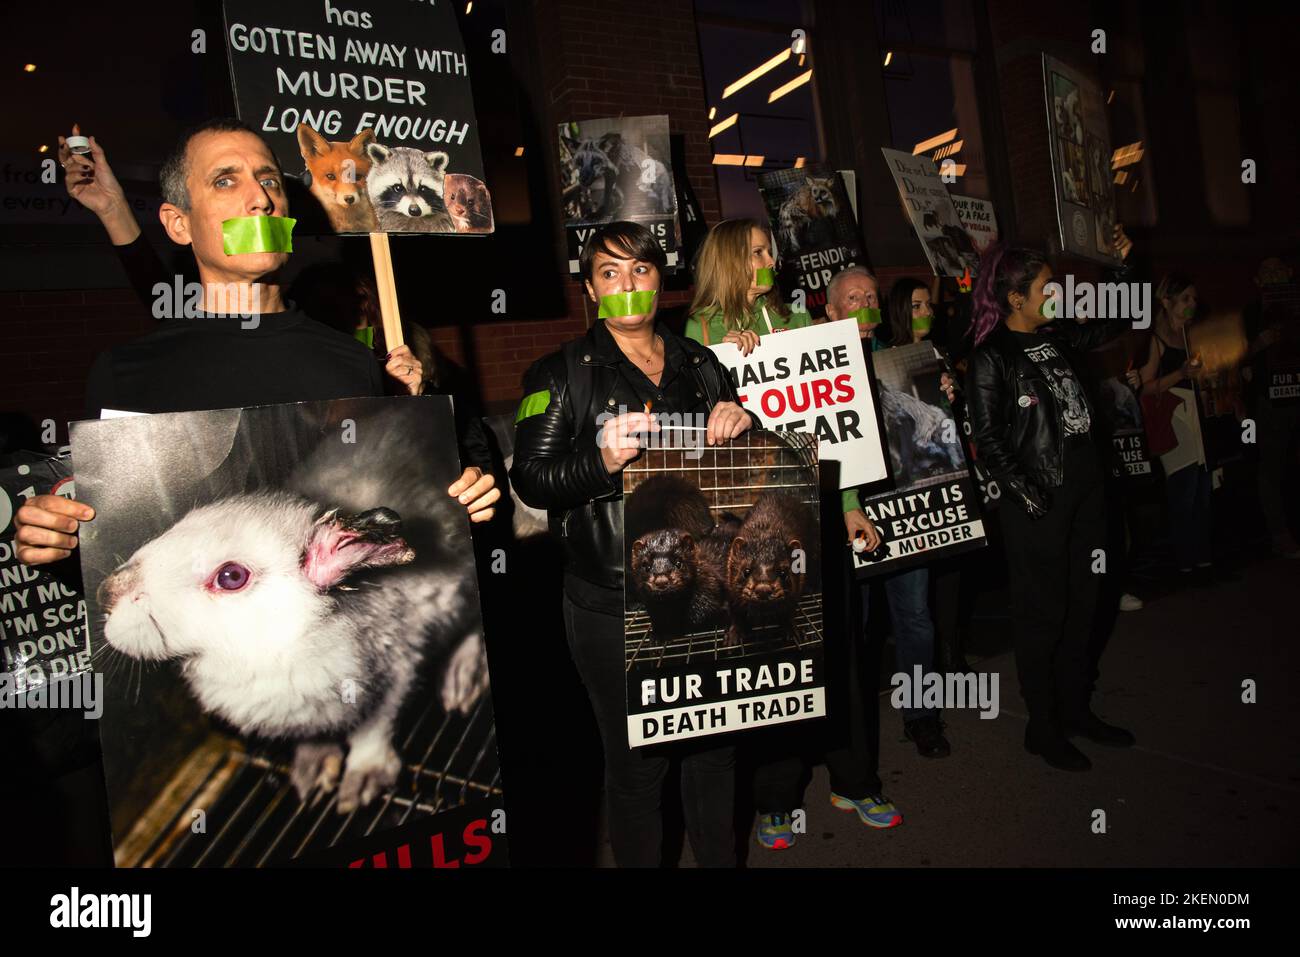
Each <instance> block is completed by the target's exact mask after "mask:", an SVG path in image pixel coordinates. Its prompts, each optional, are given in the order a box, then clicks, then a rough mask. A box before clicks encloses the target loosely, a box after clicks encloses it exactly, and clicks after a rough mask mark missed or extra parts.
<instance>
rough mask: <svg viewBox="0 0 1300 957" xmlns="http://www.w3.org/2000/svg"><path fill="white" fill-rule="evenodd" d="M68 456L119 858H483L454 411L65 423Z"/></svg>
mask: <svg viewBox="0 0 1300 957" xmlns="http://www.w3.org/2000/svg"><path fill="white" fill-rule="evenodd" d="M72 452H73V461H74V462H75V463H76V475H77V485H78V496H77V497H78V500H79V501H84V502H86V503H87V504H89V505H91V506H93V507H94V508H95V510H96V513H97V514H96V517H95V521H94V522H93V523H89V524H87V525H86V526H84V527H83V529H82V534H81V548H80V553H81V565H82V573H83V575H84V578H85V583H86V589H87V594H88V595H89V596H91V597H90V599H89V619H88V620H89V621H90V623H91V631H92V635H91V646H92V648H93V650H94V658H95V666H96V670H99V671H102V672H103V673H104V675H105V688H104V697H105V699H106V700H105V705H104V715H103V718H102V719H101V734H102V739H103V752H104V770H105V775H106V778H107V783H108V794H109V804H110V814H111V818H112V827H113V838H114V853H115V857H116V861H117V863H118V865H119V866H125V867H136V866H144V867H169V866H181V867H184V866H265V865H280V864H289V863H311V864H319V865H323V866H330V865H334V866H339V865H351V864H354V863H355V862H356V861H357V860H364V861H366V862H370V861H373V860H374V859H375V855H378V854H395V855H397V857H398V860H405V861H407V862H408V863H410V864H412V865H413V866H457V865H458V864H459V865H482V864H499V863H504V861H505V857H506V846H505V838H504V835H503V834H501V833H496V832H495V831H494V830H493V828H492V827H491V826H490V825H488V824H481V823H480V822H484V821H491V820H492V818H493V813H494V812H495V811H496V810H499V809H500V807H501V804H502V782H501V773H500V768H499V765H498V761H497V753H496V745H495V738H496V733H495V722H494V719H493V712H492V702H491V695H490V693H489V680H488V671H487V658H486V654H485V650H484V643H483V634H482V620H481V616H480V610H479V600H478V586H477V579H476V575H475V567H474V557H473V551H472V548H471V543H470V537H469V520H468V517H467V515H466V513H465V510H464V508H463V506H461V505H459V504H457V502H456V501H455V500H454V499H452V498H451V497H450V496H448V495H447V494H446V489H447V487H448V486H449V485H450V484H451V483H452V481H454V479H455V478H456V477H457V476H459V474H460V467H459V465H458V463H457V459H458V456H457V453H456V433H455V425H454V422H453V418H452V410H451V400H450V399H448V398H445V397H430V398H391V399H349V400H341V401H335V402H308V403H301V404H296V405H277V406H262V407H257V408H249V409H229V410H221V411H214V412H187V413H175V414H166V415H148V416H130V417H126V418H115V419H106V420H101V421H90V422H77V423H73V425H72ZM461 806H464V807H466V808H471V809H475V810H478V811H480V812H481V813H478V814H476V815H473V820H471V821H467V822H463V823H461V824H458V825H457V826H456V827H454V828H451V827H450V825H449V826H448V827H441V826H440V825H441V823H442V822H441V820H440V818H439V813H440V812H441V811H443V810H444V809H445V808H456V807H461ZM467 813H468V812H467ZM471 826H472V827H471ZM453 853H462V856H461V857H459V858H457V859H456V860H455V861H453V860H451V859H450V858H449V857H448V855H449V854H453Z"/></svg>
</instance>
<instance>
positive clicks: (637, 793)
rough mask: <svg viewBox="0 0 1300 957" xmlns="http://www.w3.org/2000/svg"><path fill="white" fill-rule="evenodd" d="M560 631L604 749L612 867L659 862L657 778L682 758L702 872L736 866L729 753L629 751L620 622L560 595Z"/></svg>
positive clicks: (727, 749) (711, 742) (688, 745)
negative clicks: (708, 868) (677, 757)
mask: <svg viewBox="0 0 1300 957" xmlns="http://www.w3.org/2000/svg"><path fill="white" fill-rule="evenodd" d="M564 630H565V632H566V634H567V636H568V639H569V651H570V653H571V654H572V655H573V663H574V664H575V665H577V668H578V674H579V675H580V676H581V678H582V683H583V684H584V685H585V686H586V688H587V695H588V697H590V698H591V707H592V710H593V711H594V712H595V713H596V725H597V727H599V728H600V738H601V741H602V742H603V743H604V749H605V797H606V801H607V806H608V808H609V838H610V842H611V843H612V844H613V845H614V860H615V861H616V862H617V864H618V866H619V867H659V866H661V865H662V863H663V813H662V808H663V790H664V776H665V775H666V774H667V773H668V764H669V761H670V760H671V758H673V757H676V756H680V757H681V759H682V811H683V817H684V818H685V820H686V834H687V837H688V838H689V839H690V842H691V848H692V849H693V850H694V851H695V859H696V860H697V861H698V862H699V864H700V866H701V867H735V866H736V832H735V816H736V815H735V798H736V749H735V747H733V746H732V745H729V744H728V745H721V746H720V745H719V744H718V739H716V738H704V739H703V740H701V741H696V742H690V741H684V742H682V743H680V744H676V745H671V746H663V745H658V746H651V747H643V748H629V747H628V744H627V672H626V670H625V661H624V657H623V619H622V617H621V616H619V615H608V614H604V613H601V612H598V611H592V610H590V609H587V608H583V607H581V606H580V605H575V604H574V603H573V602H572V601H571V600H570V599H569V596H568V595H567V594H566V595H565V596H564Z"/></svg>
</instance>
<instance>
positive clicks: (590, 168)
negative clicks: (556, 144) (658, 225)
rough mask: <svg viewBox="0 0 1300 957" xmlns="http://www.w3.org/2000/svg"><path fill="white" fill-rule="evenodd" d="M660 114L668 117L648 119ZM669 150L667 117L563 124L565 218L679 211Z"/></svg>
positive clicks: (601, 219) (594, 219)
mask: <svg viewBox="0 0 1300 957" xmlns="http://www.w3.org/2000/svg"><path fill="white" fill-rule="evenodd" d="M657 120H663V122H662V123H657V122H655V123H649V122H644V121H657ZM660 127H662V129H660ZM668 150H669V145H668V124H667V117H634V118H631V119H622V120H591V121H587V122H583V123H576V122H574V123H563V124H561V125H560V177H561V187H562V194H561V195H562V201H563V206H564V220H565V222H566V223H567V224H570V225H577V224H586V223H608V222H613V221H614V220H618V219H630V220H634V221H640V220H642V219H644V218H647V217H664V216H674V215H676V213H677V192H676V190H675V189H674V188H673V176H672V170H671V168H670V166H669V162H670V154H669V151H668Z"/></svg>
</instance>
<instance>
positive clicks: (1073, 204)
mask: <svg viewBox="0 0 1300 957" xmlns="http://www.w3.org/2000/svg"><path fill="white" fill-rule="evenodd" d="M1043 84H1044V88H1045V91H1046V99H1047V148H1048V152H1049V155H1050V156H1051V159H1052V188H1053V191H1054V198H1055V202H1056V216H1057V222H1058V224H1059V228H1060V241H1061V249H1062V251H1063V252H1065V253H1067V254H1069V255H1074V256H1082V257H1083V258H1085V259H1091V260H1094V261H1096V262H1100V263H1104V264H1106V265H1110V266H1115V265H1119V264H1120V262H1121V261H1122V260H1121V259H1120V257H1119V256H1118V255H1117V254H1116V252H1115V249H1114V246H1113V245H1112V243H1111V233H1112V231H1113V229H1114V226H1115V222H1116V215H1115V200H1114V193H1113V184H1112V175H1113V174H1112V173H1111V164H1110V158H1111V148H1110V133H1109V123H1108V121H1107V117H1106V106H1105V100H1104V98H1103V97H1102V92H1101V87H1100V86H1098V85H1097V84H1096V83H1094V82H1093V81H1092V80H1090V79H1088V77H1087V76H1085V75H1084V74H1082V73H1080V72H1079V71H1077V70H1074V69H1072V68H1070V67H1068V66H1066V65H1065V64H1064V63H1062V62H1061V61H1059V60H1056V59H1054V58H1053V57H1050V56H1047V55H1046V54H1044V55H1043Z"/></svg>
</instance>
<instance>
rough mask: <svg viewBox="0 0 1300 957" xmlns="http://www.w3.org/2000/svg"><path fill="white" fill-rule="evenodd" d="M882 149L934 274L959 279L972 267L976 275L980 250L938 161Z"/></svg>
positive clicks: (971, 269)
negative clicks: (962, 218)
mask: <svg viewBox="0 0 1300 957" xmlns="http://www.w3.org/2000/svg"><path fill="white" fill-rule="evenodd" d="M880 152H881V153H883V154H884V155H885V162H886V163H887V164H888V165H889V171H890V173H892V174H893V177H894V183H895V184H896V185H897V186H898V196H899V199H900V200H902V203H903V210H904V212H905V213H906V214H907V217H908V219H909V220H910V221H911V223H912V229H913V230H914V231H915V232H916V238H917V239H919V240H920V241H921V248H923V249H924V250H925V256H926V258H927V259H928V260H929V261H930V268H931V269H932V270H934V274H935V275H936V276H952V277H954V278H957V277H961V276H964V275H966V270H967V269H969V270H970V274H971V275H972V276H973V275H975V270H976V269H977V268H978V267H979V261H980V257H979V253H978V252H977V251H976V249H975V244H974V243H973V242H972V241H971V238H970V235H969V234H968V233H967V232H966V230H965V228H964V227H963V226H962V223H961V219H960V217H958V215H957V210H956V208H955V207H954V206H953V202H952V196H951V195H949V193H948V187H947V186H946V185H945V184H944V182H943V180H942V179H941V178H940V176H939V170H938V168H937V167H936V166H935V165H934V160H932V159H930V157H928V156H914V155H912V154H911V153H904V152H902V151H901V150H891V149H888V148H885V147H881V150H880Z"/></svg>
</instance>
